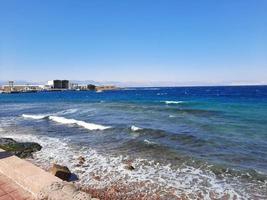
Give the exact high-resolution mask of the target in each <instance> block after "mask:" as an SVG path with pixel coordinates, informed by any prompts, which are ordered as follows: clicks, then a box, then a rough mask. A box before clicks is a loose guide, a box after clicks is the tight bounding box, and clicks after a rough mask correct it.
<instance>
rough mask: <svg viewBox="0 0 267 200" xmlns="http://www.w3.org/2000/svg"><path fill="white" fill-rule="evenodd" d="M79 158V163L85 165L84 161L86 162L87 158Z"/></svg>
mask: <svg viewBox="0 0 267 200" xmlns="http://www.w3.org/2000/svg"><path fill="white" fill-rule="evenodd" d="M78 160H79V164H80V165H83V164H84V162H85V158H84V157H83V156H80V157H79V158H78Z"/></svg>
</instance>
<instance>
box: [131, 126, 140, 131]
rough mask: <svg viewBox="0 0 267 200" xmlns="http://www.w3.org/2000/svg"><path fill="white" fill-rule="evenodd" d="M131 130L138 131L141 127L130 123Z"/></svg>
mask: <svg viewBox="0 0 267 200" xmlns="http://www.w3.org/2000/svg"><path fill="white" fill-rule="evenodd" d="M131 130H132V131H140V130H142V128H140V127H137V126H134V125H132V126H131Z"/></svg>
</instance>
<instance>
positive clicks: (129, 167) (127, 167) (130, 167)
mask: <svg viewBox="0 0 267 200" xmlns="http://www.w3.org/2000/svg"><path fill="white" fill-rule="evenodd" d="M124 168H125V169H128V170H131V171H132V170H134V169H135V168H134V167H133V166H132V165H126V166H125V167H124Z"/></svg>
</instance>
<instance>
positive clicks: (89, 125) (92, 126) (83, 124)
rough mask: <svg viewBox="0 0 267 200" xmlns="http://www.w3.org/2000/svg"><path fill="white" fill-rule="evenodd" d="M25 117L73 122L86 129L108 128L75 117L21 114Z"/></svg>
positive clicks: (65, 122) (62, 122) (64, 122)
mask: <svg viewBox="0 0 267 200" xmlns="http://www.w3.org/2000/svg"><path fill="white" fill-rule="evenodd" d="M22 116H23V117H25V118H31V119H45V118H48V119H50V120H52V121H54V122H57V123H60V124H73V125H78V126H81V127H83V128H85V129H88V130H105V129H108V128H110V126H103V125H99V124H93V123H88V122H84V121H80V120H76V119H67V118H65V117H58V116H52V115H51V116H49V115H27V114H23V115H22Z"/></svg>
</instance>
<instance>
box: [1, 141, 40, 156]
mask: <svg viewBox="0 0 267 200" xmlns="http://www.w3.org/2000/svg"><path fill="white" fill-rule="evenodd" d="M0 148H1V149H3V150H5V151H7V152H9V153H12V154H14V155H16V156H18V157H19V158H29V157H31V158H32V157H33V155H32V154H33V153H34V152H37V151H40V150H41V149H42V146H41V145H40V144H38V143H35V142H17V141H15V140H13V139H12V138H0Z"/></svg>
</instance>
